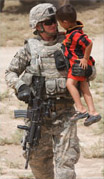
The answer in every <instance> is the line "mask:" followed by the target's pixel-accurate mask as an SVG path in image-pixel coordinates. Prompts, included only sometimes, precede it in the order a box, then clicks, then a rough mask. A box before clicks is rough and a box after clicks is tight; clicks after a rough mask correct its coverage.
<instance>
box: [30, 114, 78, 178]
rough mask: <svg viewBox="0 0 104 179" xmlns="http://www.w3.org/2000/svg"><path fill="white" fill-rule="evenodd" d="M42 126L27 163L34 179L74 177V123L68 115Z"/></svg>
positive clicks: (75, 138)
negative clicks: (40, 134)
mask: <svg viewBox="0 0 104 179" xmlns="http://www.w3.org/2000/svg"><path fill="white" fill-rule="evenodd" d="M49 122H50V121H47V122H46V124H44V126H42V137H41V139H40V144H39V146H38V147H37V148H36V149H34V150H33V151H32V152H31V156H30V161H29V165H30V167H31V170H32V172H33V175H34V176H35V177H36V179H76V174H75V171H74V164H75V163H77V161H78V159H79V154H80V151H79V143H78V138H77V129H76V124H73V123H71V122H70V115H69V114H66V115H64V116H61V117H60V118H59V119H58V120H56V121H54V122H53V123H52V124H51V125H50V123H49Z"/></svg>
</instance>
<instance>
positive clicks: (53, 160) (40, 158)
mask: <svg viewBox="0 0 104 179" xmlns="http://www.w3.org/2000/svg"><path fill="white" fill-rule="evenodd" d="M48 5H49V7H50V4H48ZM63 38H64V37H63V35H60V34H57V37H56V39H55V40H54V41H52V42H51V41H49V42H47V41H44V40H42V39H41V37H40V36H37V37H36V38H34V39H29V40H28V41H27V42H26V44H25V45H24V47H23V48H22V49H20V51H19V52H17V54H16V55H15V56H14V58H13V60H12V61H11V64H10V66H9V67H8V69H7V70H6V76H5V78H6V81H7V84H8V85H9V86H10V87H12V88H14V89H15V90H16V92H18V89H19V87H20V86H21V85H23V84H27V85H28V86H30V88H31V82H32V81H31V80H32V76H33V75H39V74H40V73H41V75H42V76H45V86H46V92H47V98H48V97H53V96H54V98H55V101H56V111H57V115H58V117H57V119H55V118H54V117H53V116H54V115H53V116H52V117H51V118H46V119H45V120H44V124H43V126H42V135H41V136H42V137H41V139H40V142H39V146H37V147H36V148H35V149H33V150H32V151H31V155H30V160H29V165H30V167H31V169H32V172H33V174H34V176H35V177H36V179H75V178H76V175H75V171H74V164H75V163H76V162H77V161H78V159H79V153H80V151H79V143H78V138H77V129H76V124H75V123H72V122H70V116H72V115H73V113H74V108H73V100H72V98H71V96H69V95H68V94H67V90H66V74H65V73H63V72H59V71H58V70H57V69H56V65H55V59H54V55H53V53H54V52H55V51H56V50H59V49H60V48H61V42H62V40H63ZM23 72H24V73H23ZM22 73H23V74H22ZM21 74H22V75H21ZM20 75H21V77H20V78H19V76H20Z"/></svg>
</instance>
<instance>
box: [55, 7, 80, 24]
mask: <svg viewBox="0 0 104 179" xmlns="http://www.w3.org/2000/svg"><path fill="white" fill-rule="evenodd" d="M56 18H57V20H59V21H64V20H66V21H69V22H75V21H76V19H77V14H76V10H75V9H74V7H73V6H72V5H70V4H67V5H64V6H62V7H60V8H59V9H58V10H57V11H56Z"/></svg>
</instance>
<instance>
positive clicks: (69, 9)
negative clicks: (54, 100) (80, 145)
mask: <svg viewBox="0 0 104 179" xmlns="http://www.w3.org/2000/svg"><path fill="white" fill-rule="evenodd" d="M56 18H57V20H58V21H59V24H60V25H61V26H62V27H63V28H64V29H65V30H66V38H65V40H64V41H63V44H62V48H63V51H64V55H65V57H67V58H68V60H69V63H70V68H69V71H68V79H67V83H66V86H67V88H68V90H69V92H70V94H71V95H72V97H73V100H74V102H75V107H76V113H75V115H74V116H73V117H72V118H71V120H72V121H77V120H78V119H81V118H86V120H85V122H84V125H85V126H89V125H91V124H93V123H95V122H98V121H99V120H100V119H101V116H100V115H99V114H98V113H97V111H96V109H95V107H94V103H93V98H92V95H91V93H90V90H89V84H88V79H87V78H86V77H85V76H74V75H73V74H72V67H73V65H74V64H75V63H77V64H78V63H79V66H80V67H82V70H85V69H87V68H88V65H89V66H92V65H93V64H94V59H93V58H92V57H91V56H90V53H91V49H92V42H91V40H90V39H89V38H88V36H87V35H86V34H84V33H83V31H82V28H83V24H82V23H81V22H79V21H77V20H76V19H77V14H76V11H75V9H74V7H73V6H72V5H64V6H62V7H60V8H59V9H58V10H57V12H56ZM78 81H80V89H81V92H82V94H83V96H84V99H85V102H86V104H87V106H88V112H87V111H86V108H85V107H84V106H83V104H82V102H81V99H80V94H79V91H78V89H77V87H76V86H77V83H78Z"/></svg>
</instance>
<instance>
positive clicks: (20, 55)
mask: <svg viewBox="0 0 104 179" xmlns="http://www.w3.org/2000/svg"><path fill="white" fill-rule="evenodd" d="M29 62H30V54H29V52H28V51H27V49H26V45H25V46H24V47H23V48H21V49H20V50H19V51H18V52H17V53H16V55H15V56H14V58H13V59H12V61H11V63H10V65H9V67H8V68H7V70H6V71H5V80H6V82H7V84H8V86H9V87H12V88H14V89H15V90H16V91H17V90H18V88H19V87H20V86H21V85H23V84H24V82H23V81H22V80H21V79H20V78H19V76H20V75H21V74H22V73H23V72H24V70H25V69H26V66H28V65H29Z"/></svg>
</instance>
